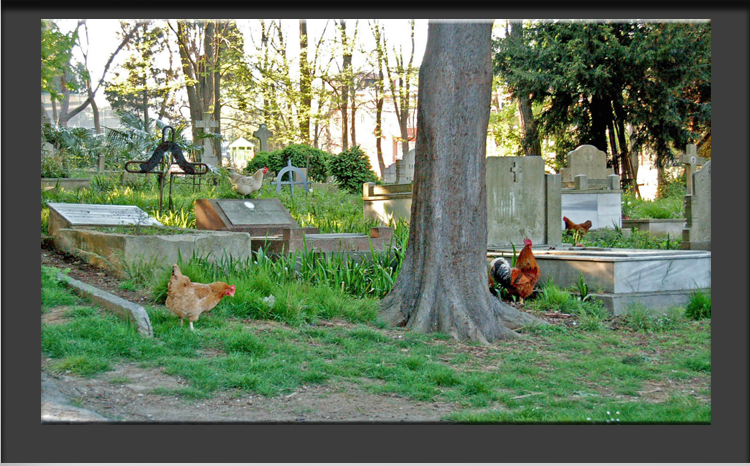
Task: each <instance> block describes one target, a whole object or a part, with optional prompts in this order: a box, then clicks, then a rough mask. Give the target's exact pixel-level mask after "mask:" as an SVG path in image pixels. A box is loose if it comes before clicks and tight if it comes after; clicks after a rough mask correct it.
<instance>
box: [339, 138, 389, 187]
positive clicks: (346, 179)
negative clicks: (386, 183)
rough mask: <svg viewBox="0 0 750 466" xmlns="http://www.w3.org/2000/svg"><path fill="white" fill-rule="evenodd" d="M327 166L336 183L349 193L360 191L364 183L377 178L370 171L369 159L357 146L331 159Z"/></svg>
mask: <svg viewBox="0 0 750 466" xmlns="http://www.w3.org/2000/svg"><path fill="white" fill-rule="evenodd" d="M329 167H330V170H331V175H333V176H334V178H335V179H336V183H337V184H338V185H339V186H340V187H341V188H343V189H345V190H347V191H349V192H351V193H357V192H360V191H361V190H362V185H363V184H364V183H368V182H375V181H377V179H378V178H377V175H375V172H373V171H372V166H371V165H370V159H369V158H368V157H367V155H366V154H365V153H364V152H362V149H360V148H359V146H354V147H352V148H351V149H349V150H347V151H344V152H342V153H340V154H339V155H337V156H336V157H334V158H333V159H331V162H330V164H329Z"/></svg>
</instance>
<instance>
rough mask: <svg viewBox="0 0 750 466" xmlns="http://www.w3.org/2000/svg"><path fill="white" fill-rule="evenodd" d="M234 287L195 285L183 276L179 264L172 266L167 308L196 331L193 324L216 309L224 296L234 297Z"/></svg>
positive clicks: (212, 284) (225, 285)
mask: <svg viewBox="0 0 750 466" xmlns="http://www.w3.org/2000/svg"><path fill="white" fill-rule="evenodd" d="M234 290H235V288H234V285H227V284H226V283H224V282H213V283H209V284H204V283H193V282H192V281H190V279H189V278H188V277H186V276H184V275H183V274H182V272H181V271H180V267H178V266H177V264H174V265H173V266H172V277H171V278H170V279H169V290H168V294H167V303H166V304H167V307H168V308H169V309H170V310H171V311H172V312H174V313H175V314H176V315H177V317H179V318H180V325H182V323H183V319H187V320H188V322H190V330H193V331H195V328H193V322H195V321H196V320H198V317H200V315H201V314H202V313H204V312H207V311H210V310H211V309H213V308H215V307H216V305H217V304H219V302H220V301H221V300H222V298H224V296H234Z"/></svg>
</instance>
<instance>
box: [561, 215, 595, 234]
mask: <svg viewBox="0 0 750 466" xmlns="http://www.w3.org/2000/svg"><path fill="white" fill-rule="evenodd" d="M563 222H565V230H569V231H573V232H576V231H577V232H578V233H579V234H580V235H581V236H583V235H585V234H586V233H588V232H589V228H591V225H592V223H591V220H586V221H585V222H583V223H575V222H573V221H572V220H571V219H569V218H568V217H563Z"/></svg>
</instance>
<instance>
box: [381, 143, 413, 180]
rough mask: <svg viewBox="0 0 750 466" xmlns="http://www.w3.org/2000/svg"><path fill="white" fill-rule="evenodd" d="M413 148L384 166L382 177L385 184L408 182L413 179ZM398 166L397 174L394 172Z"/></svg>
mask: <svg viewBox="0 0 750 466" xmlns="http://www.w3.org/2000/svg"><path fill="white" fill-rule="evenodd" d="M415 154H416V153H415V151H414V149H412V150H410V151H409V152H407V153H406V155H404V156H403V158H400V159H396V161H395V162H393V163H392V164H390V165H388V166H387V167H385V171H384V172H383V175H382V178H383V183H385V184H408V183H411V182H412V181H413V180H414V158H415ZM396 167H398V172H399V173H398V176H397V174H396Z"/></svg>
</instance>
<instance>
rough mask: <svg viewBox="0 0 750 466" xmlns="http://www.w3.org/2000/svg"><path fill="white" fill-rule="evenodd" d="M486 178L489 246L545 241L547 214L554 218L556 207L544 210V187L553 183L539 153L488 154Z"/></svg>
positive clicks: (545, 206) (556, 214) (556, 215)
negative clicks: (504, 155) (492, 155)
mask: <svg viewBox="0 0 750 466" xmlns="http://www.w3.org/2000/svg"><path fill="white" fill-rule="evenodd" d="M486 181H487V244H488V246H491V247H494V246H508V245H510V244H511V243H513V244H514V245H516V246H519V245H523V240H524V238H529V239H531V241H532V242H533V243H535V244H544V243H545V242H546V241H548V227H547V221H548V218H550V219H551V218H554V219H557V218H558V217H559V209H556V210H557V211H556V212H548V210H547V207H548V204H547V188H548V186H549V187H552V188H554V187H555V186H556V184H555V183H548V182H547V180H546V177H545V173H544V160H543V159H542V158H541V157H487V174H486ZM557 186H558V187H559V185H557ZM557 196H558V197H559V192H558V194H557ZM558 205H559V204H558ZM550 207H551V208H553V209H555V207H556V205H555V204H552V205H550ZM555 221H559V220H555ZM550 233H554V232H552V231H550ZM519 249H520V246H519Z"/></svg>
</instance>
